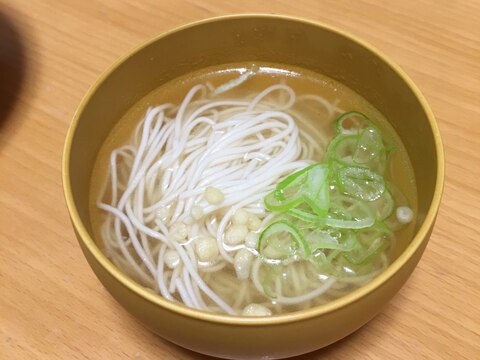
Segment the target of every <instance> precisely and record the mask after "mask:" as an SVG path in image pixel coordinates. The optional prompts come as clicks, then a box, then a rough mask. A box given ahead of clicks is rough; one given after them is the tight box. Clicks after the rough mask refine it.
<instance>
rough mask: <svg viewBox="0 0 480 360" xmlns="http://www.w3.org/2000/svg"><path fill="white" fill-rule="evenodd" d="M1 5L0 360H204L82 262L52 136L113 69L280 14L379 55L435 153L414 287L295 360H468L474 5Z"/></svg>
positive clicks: (479, 348) (66, 1) (478, 81)
mask: <svg viewBox="0 0 480 360" xmlns="http://www.w3.org/2000/svg"><path fill="white" fill-rule="evenodd" d="M269 3H270V4H269V5H267V2H266V1H265V2H263V1H259V0H242V1H229V2H224V1H214V0H191V1H175V0H162V1H158V0H147V1H133V0H131V1H115V0H111V1H80V0H62V1H60V0H37V1H33V0H0V358H1V359H167V360H168V359H207V357H206V356H203V355H198V354H195V353H192V352H190V351H187V350H183V349H181V348H179V347H177V346H175V345H172V344H170V343H168V342H166V341H164V340H162V339H161V338H159V337H157V336H155V335H153V334H152V333H150V332H149V331H147V330H146V329H144V328H143V326H142V325H140V324H139V323H138V322H137V321H136V320H135V319H134V318H132V316H130V315H129V314H128V313H126V312H125V311H124V310H123V309H122V308H121V307H120V306H119V305H118V304H117V303H116V302H115V301H114V300H113V298H112V297H110V295H109V294H108V293H107V292H106V291H105V290H104V289H103V287H102V286H101V285H100V283H99V281H98V280H97V279H96V278H95V276H94V274H93V272H92V271H91V270H90V268H89V266H88V265H87V262H86V261H85V259H84V257H83V255H82V253H81V251H80V248H79V246H78V244H77V241H76V239H75V236H74V234H73V231H72V228H71V226H70V223H69V219H68V215H67V210H66V207H65V203H64V200H63V193H62V184H61V177H60V162H61V156H62V147H63V141H64V137H65V133H66V130H67V127H68V124H69V122H70V119H71V118H72V115H73V113H74V111H75V108H76V106H77V104H78V103H79V102H80V99H81V98H82V96H83V94H84V93H85V92H86V90H87V89H88V87H89V86H90V85H91V84H92V83H93V82H94V80H95V79H96V78H97V77H98V76H99V74H100V73H101V72H102V71H103V70H105V69H106V68H107V67H108V66H109V65H110V64H111V63H112V62H113V61H114V60H115V59H117V58H118V57H119V56H121V55H122V54H124V53H125V52H127V51H129V50H130V49H131V48H132V47H134V46H136V45H138V44H139V43H141V42H143V41H144V40H146V39H149V38H151V37H153V36H154V35H156V34H159V33H161V32H163V31H165V30H168V29H171V28H173V27H176V26H178V25H181V24H185V23H187V22H190V21H193V20H198V19H202V18H206V17H211V16H216V15H221V14H228V13H238V12H247V11H248V12H268V13H286V14H291V15H298V16H302V17H308V18H311V19H315V20H320V21H324V22H327V23H330V24H332V25H335V26H338V27H341V28H343V29H345V30H348V31H350V32H352V33H355V34H357V35H358V36H360V37H362V38H364V39H365V40H367V41H369V42H370V43H372V44H373V45H375V46H377V47H378V48H380V49H381V50H383V51H384V52H385V53H387V54H389V55H390V56H391V57H392V58H393V59H394V60H395V61H396V62H397V63H398V64H400V65H401V66H402V67H403V68H404V69H405V70H406V71H407V73H408V74H409V75H410V76H411V77H412V78H413V80H414V81H415V82H416V83H417V85H418V86H419V87H420V89H421V90H422V91H423V93H424V94H425V95H426V97H427V99H428V101H429V102H430V104H431V106H432V108H433V111H434V113H435V114H436V116H437V120H438V122H439V124H440V129H441V132H442V135H443V141H444V143H445V151H446V161H447V182H446V186H445V193H444V197H443V204H442V207H441V209H440V214H439V216H438V221H437V225H436V227H435V230H434V232H433V235H432V237H431V240H430V243H429V245H428V248H427V250H426V252H425V254H424V256H423V258H422V260H421V262H420V264H419V266H418V268H417V269H416V271H415V272H414V274H413V275H412V277H411V278H410V280H409V281H408V283H407V284H406V285H405V286H404V287H403V289H402V290H401V291H400V293H399V294H398V295H397V296H396V297H395V298H394V299H393V301H392V302H391V303H390V304H389V305H388V306H387V307H386V308H385V309H384V310H383V311H382V313H381V314H380V315H379V316H377V317H376V318H375V319H374V320H373V321H371V322H370V323H369V324H368V325H366V326H365V327H363V328H362V329H361V330H359V331H357V332H356V333H355V334H353V335H351V336H349V337H348V338H346V339H344V340H343V341H340V342H338V343H337V344H334V345H332V346H330V347H328V348H326V349H324V350H321V351H318V352H316V353H313V354H309V355H305V356H303V357H299V358H298V359H350V358H355V359H461V358H465V359H480V267H479V265H478V263H479V262H480V238H479V231H478V226H479V225H480V221H479V218H480V185H479V180H480V146H479V143H480V140H479V139H480V20H479V18H480V2H479V1H478V0H477V1H434V0H431V1H416V0H409V1H406V0H404V1H394V0H392V1H378V2H375V1H338V0H334V1H315V0H310V1H308V0H295V1H270V2H269Z"/></svg>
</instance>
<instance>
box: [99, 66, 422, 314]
mask: <svg viewBox="0 0 480 360" xmlns="http://www.w3.org/2000/svg"><path fill="white" fill-rule="evenodd" d="M312 189H313V190H312ZM90 196H91V199H90V203H91V214H92V224H93V227H94V231H95V238H96V240H97V241H98V243H99V244H102V245H103V246H102V248H103V250H104V252H105V253H106V255H107V256H108V257H109V258H110V259H111V260H112V262H113V263H115V265H116V266H117V267H119V268H120V269H121V270H122V271H124V272H125V273H126V274H128V275H129V276H130V277H132V278H133V279H135V280H136V281H138V282H139V283H141V284H142V285H143V286H145V287H147V288H149V289H151V290H152V291H154V292H156V293H159V294H160V295H162V296H163V297H165V298H166V299H169V300H171V301H176V302H180V303H183V304H185V305H187V306H190V307H193V308H198V309H201V310H206V311H211V312H219V313H227V314H231V315H242V314H243V315H246V316H269V315H272V314H281V313H284V312H289V311H296V310H301V309H305V308H309V307H312V306H315V305H319V304H323V303H326V302H329V301H332V300H334V299H336V298H338V297H341V296H343V295H345V294H347V293H349V292H351V291H352V290H354V289H356V288H358V287H359V286H362V285H364V284H366V283H367V282H368V281H370V280H371V279H373V278H374V277H375V276H376V275H378V274H379V273H380V272H381V271H382V270H384V269H385V268H386V267H387V266H388V264H389V263H390V262H391V261H392V260H393V259H395V257H396V256H397V255H398V254H399V253H401V251H402V250H403V249H404V248H405V246H406V245H407V244H408V242H409V240H410V238H411V236H412V235H413V230H414V229H413V226H414V223H415V214H416V206H417V205H416V201H417V200H416V187H415V179H414V175H413V170H412V168H411V165H410V161H409V159H408V156H407V153H406V151H405V149H404V147H403V145H402V144H401V141H400V139H399V138H398V136H397V135H396V134H395V132H394V131H393V129H392V128H391V126H390V125H389V124H388V122H387V121H386V119H384V118H383V116H382V115H381V114H380V113H379V112H378V111H377V110H376V109H375V108H374V107H373V106H371V105H370V104H369V103H368V102H367V101H366V100H365V99H363V98H362V97H360V96H359V95H358V94H356V93H355V92H354V91H352V90H351V89H349V88H347V87H346V86H344V85H342V84H341V83H338V82H336V81H334V80H332V79H330V78H328V77H325V76H323V75H320V74H317V73H314V72H311V71H307V70H304V69H301V68H296V67H292V66H284V65H279V64H268V63H255V64H252V63H239V64H227V65H224V66H217V67H211V68H206V69H203V70H201V71H197V72H194V73H190V74H188V75H185V76H182V77H180V78H177V79H175V80H173V81H170V82H169V83H167V84H164V85H162V86H160V87H159V88H158V89H156V90H155V91H153V92H152V93H150V94H148V95H147V96H146V97H145V98H143V99H142V100H141V101H139V102H138V103H137V104H136V105H135V106H134V107H132V108H131V109H130V110H129V111H128V112H127V113H126V114H125V115H124V116H123V118H122V119H119V122H118V124H117V126H116V127H115V128H114V129H113V131H112V132H111V134H110V135H109V137H108V139H107V140H106V142H105V143H104V145H103V147H102V149H101V151H100V153H99V155H98V158H97V161H96V164H95V168H94V172H93V176H92V182H91V191H90Z"/></svg>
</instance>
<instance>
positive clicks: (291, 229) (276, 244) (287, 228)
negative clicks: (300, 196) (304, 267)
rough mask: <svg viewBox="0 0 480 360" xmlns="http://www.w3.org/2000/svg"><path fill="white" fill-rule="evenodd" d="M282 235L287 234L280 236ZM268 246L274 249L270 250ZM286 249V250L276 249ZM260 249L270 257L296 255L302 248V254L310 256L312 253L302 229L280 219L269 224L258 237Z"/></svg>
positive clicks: (305, 256) (278, 258) (281, 257)
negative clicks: (279, 250) (282, 251)
mask: <svg viewBox="0 0 480 360" xmlns="http://www.w3.org/2000/svg"><path fill="white" fill-rule="evenodd" d="M280 235H287V236H286V237H285V236H282V237H279V236H280ZM267 247H268V248H269V249H270V250H272V249H273V251H268V250H269V249H267ZM282 248H283V249H285V252H284V253H283V254H281V252H278V251H275V250H278V249H282ZM258 249H259V252H260V254H262V255H264V256H266V257H267V258H269V259H276V260H284V259H286V258H288V257H291V256H293V255H295V253H296V251H297V250H298V249H300V251H301V256H302V257H304V258H309V257H310V255H311V252H310V248H309V247H308V244H307V243H306V241H305V239H304V238H303V235H302V234H301V232H300V230H299V229H298V228H297V227H296V226H295V225H294V224H292V223H291V222H289V221H286V220H278V221H276V222H274V223H272V224H270V225H268V226H267V227H266V228H265V229H264V230H263V231H262V232H261V234H260V237H259V239H258Z"/></svg>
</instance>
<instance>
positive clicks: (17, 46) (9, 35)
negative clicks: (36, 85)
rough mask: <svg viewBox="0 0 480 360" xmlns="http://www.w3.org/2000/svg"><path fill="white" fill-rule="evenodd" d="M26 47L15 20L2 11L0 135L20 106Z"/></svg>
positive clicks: (25, 67) (25, 63)
mask: <svg viewBox="0 0 480 360" xmlns="http://www.w3.org/2000/svg"><path fill="white" fill-rule="evenodd" d="M25 55H26V47H25V43H24V39H23V36H22V34H21V32H20V30H19V28H18V27H17V25H16V24H15V23H14V22H13V20H12V19H11V18H10V17H9V16H8V15H7V14H5V12H3V11H2V9H0V134H2V133H3V131H4V128H5V124H6V123H7V121H8V119H9V118H11V115H12V112H13V110H14V109H15V107H16V105H17V104H18V100H19V98H20V93H21V92H22V90H23V88H24V84H25V78H26V73H27V59H26V56H25Z"/></svg>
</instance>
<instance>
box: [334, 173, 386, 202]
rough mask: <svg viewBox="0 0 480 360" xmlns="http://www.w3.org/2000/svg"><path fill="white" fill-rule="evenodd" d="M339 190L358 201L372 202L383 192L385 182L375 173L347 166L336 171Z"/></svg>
mask: <svg viewBox="0 0 480 360" xmlns="http://www.w3.org/2000/svg"><path fill="white" fill-rule="evenodd" d="M338 179H339V184H340V187H341V189H342V190H343V191H344V192H345V193H347V194H349V195H351V196H353V197H356V198H358V199H361V200H366V201H373V200H376V199H378V198H379V197H380V196H381V195H382V194H383V192H384V191H385V181H384V180H383V177H382V176H381V175H379V174H377V173H376V172H374V171H372V170H370V169H367V168H363V167H357V166H349V167H345V168H342V169H340V170H339V171H338Z"/></svg>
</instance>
